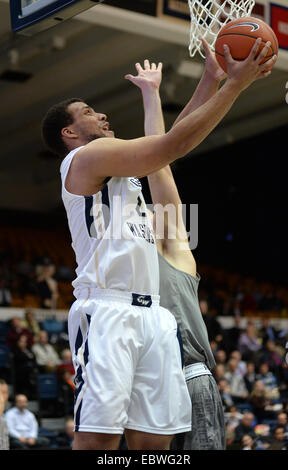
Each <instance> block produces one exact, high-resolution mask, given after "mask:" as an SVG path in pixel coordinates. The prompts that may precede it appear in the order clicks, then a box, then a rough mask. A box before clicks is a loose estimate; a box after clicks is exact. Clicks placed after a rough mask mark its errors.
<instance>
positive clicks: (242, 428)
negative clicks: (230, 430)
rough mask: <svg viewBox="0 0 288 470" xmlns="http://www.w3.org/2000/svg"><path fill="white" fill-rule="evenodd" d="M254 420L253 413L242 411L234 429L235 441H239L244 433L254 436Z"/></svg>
mask: <svg viewBox="0 0 288 470" xmlns="http://www.w3.org/2000/svg"><path fill="white" fill-rule="evenodd" d="M254 420H255V416H254V415H253V413H250V412H247V413H244V415H243V418H242V420H241V422H240V424H238V426H237V427H236V428H235V429H234V432H235V442H241V439H242V437H243V436H244V435H245V434H249V436H251V437H252V439H255V438H256V433H255V431H254Z"/></svg>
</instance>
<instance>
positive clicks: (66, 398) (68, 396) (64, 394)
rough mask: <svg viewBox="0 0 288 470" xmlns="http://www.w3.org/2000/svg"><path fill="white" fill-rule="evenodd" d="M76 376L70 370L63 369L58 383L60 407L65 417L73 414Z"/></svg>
mask: <svg viewBox="0 0 288 470" xmlns="http://www.w3.org/2000/svg"><path fill="white" fill-rule="evenodd" d="M73 379H74V374H71V372H70V370H69V369H65V368H64V369H61V370H60V373H59V381H58V405H59V409H62V412H63V414H64V415H65V416H67V415H71V414H73V411H74V398H75V385H74V382H73Z"/></svg>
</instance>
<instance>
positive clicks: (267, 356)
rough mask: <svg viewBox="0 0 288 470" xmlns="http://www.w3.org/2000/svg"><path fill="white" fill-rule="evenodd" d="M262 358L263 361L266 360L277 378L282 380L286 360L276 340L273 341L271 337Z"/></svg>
mask: <svg viewBox="0 0 288 470" xmlns="http://www.w3.org/2000/svg"><path fill="white" fill-rule="evenodd" d="M260 360H261V362H266V363H267V364H268V366H269V368H270V370H271V371H272V372H273V373H274V374H275V375H276V378H277V380H280V378H281V375H282V364H283V362H284V360H283V356H281V355H280V354H279V352H278V351H277V347H276V343H275V341H272V340H271V339H269V340H267V341H266V345H265V347H264V349H263V351H262V353H261V358H260Z"/></svg>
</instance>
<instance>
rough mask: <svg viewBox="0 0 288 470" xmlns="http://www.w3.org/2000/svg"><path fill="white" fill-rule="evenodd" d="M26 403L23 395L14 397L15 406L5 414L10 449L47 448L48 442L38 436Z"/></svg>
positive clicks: (36, 426)
mask: <svg viewBox="0 0 288 470" xmlns="http://www.w3.org/2000/svg"><path fill="white" fill-rule="evenodd" d="M27 403H28V402H27V397H26V396H25V395H22V394H20V395H16V397H15V406H13V407H12V408H10V409H9V410H8V411H7V412H6V415H5V417H6V421H7V425H8V429H9V436H10V449H30V450H31V449H39V448H45V447H46V448H49V440H48V439H47V438H46V437H39V436H38V423H37V420H36V417H35V415H34V414H33V413H32V412H31V411H29V410H28V409H27Z"/></svg>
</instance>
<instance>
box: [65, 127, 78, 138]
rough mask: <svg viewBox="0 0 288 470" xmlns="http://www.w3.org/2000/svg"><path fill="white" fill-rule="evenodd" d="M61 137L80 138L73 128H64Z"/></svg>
mask: <svg viewBox="0 0 288 470" xmlns="http://www.w3.org/2000/svg"><path fill="white" fill-rule="evenodd" d="M61 135H62V137H66V138H68V139H77V138H78V134H76V132H74V131H73V129H72V128H71V127H63V129H62V130H61Z"/></svg>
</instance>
